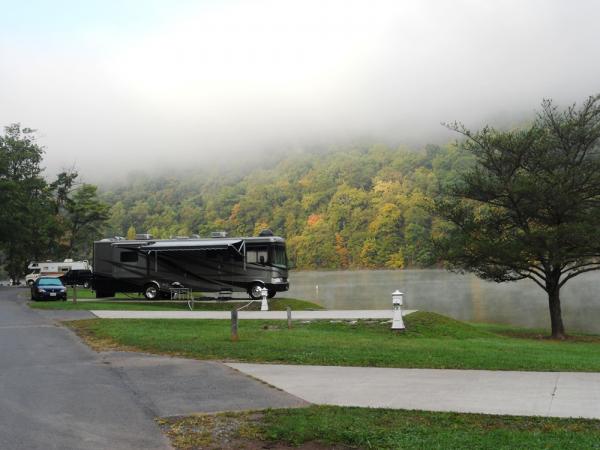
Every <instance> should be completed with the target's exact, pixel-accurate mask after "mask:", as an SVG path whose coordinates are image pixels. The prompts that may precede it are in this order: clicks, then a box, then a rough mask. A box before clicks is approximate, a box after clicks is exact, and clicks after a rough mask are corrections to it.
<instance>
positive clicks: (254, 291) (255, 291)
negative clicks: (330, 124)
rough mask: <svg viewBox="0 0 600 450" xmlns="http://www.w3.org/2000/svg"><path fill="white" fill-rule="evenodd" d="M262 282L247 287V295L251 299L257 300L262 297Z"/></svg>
mask: <svg viewBox="0 0 600 450" xmlns="http://www.w3.org/2000/svg"><path fill="white" fill-rule="evenodd" d="M262 288H263V286H262V284H260V283H254V284H253V285H252V286H250V287H249V288H248V295H249V296H250V298H251V299H252V300H259V299H261V298H262V292H261V291H262Z"/></svg>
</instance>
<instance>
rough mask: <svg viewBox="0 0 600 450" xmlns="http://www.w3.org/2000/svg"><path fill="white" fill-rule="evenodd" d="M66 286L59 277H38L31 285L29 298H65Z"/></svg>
mask: <svg viewBox="0 0 600 450" xmlns="http://www.w3.org/2000/svg"><path fill="white" fill-rule="evenodd" d="M66 299H67V288H66V287H64V286H63V284H62V282H61V281H60V279H59V278H56V277H39V278H38V279H37V280H35V283H33V284H32V285H31V300H66Z"/></svg>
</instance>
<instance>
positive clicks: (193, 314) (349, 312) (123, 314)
mask: <svg viewBox="0 0 600 450" xmlns="http://www.w3.org/2000/svg"><path fill="white" fill-rule="evenodd" d="M415 311H416V310H413V309H407V310H403V311H402V315H403V316H406V315H408V314H411V313H413V312H415ZM90 312H91V313H92V314H94V315H95V316H96V317H99V318H101V319H229V318H230V317H231V312H230V311H112V310H97V311H96V310H94V311H90ZM393 315H394V312H393V311H392V310H391V309H345V310H334V309H331V310H322V311H292V319H293V320H326V319H337V320H358V319H378V320H389V319H391V318H392V317H393ZM238 318H239V319H240V320H241V319H265V320H285V319H286V318H287V312H286V311H243V310H242V311H240V312H239V313H238Z"/></svg>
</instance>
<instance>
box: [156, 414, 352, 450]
mask: <svg viewBox="0 0 600 450" xmlns="http://www.w3.org/2000/svg"><path fill="white" fill-rule="evenodd" d="M263 416H264V415H263V413H262V412H260V411H254V412H235V413H233V412H232V413H220V414H198V415H194V416H188V417H168V418H162V419H157V422H158V424H159V425H160V427H161V429H162V431H163V432H164V433H165V434H166V435H167V436H168V437H169V439H170V440H171V445H173V447H175V448H176V449H179V450H196V449H203V450H204V449H223V450H234V449H246V450H258V449H274V450H292V449H300V450H326V449H334V450H347V449H350V448H354V447H347V446H340V445H336V446H332V445H331V444H328V445H325V444H321V443H319V442H314V441H313V442H305V443H303V444H300V445H298V446H295V445H289V444H286V443H283V442H273V441H269V440H267V439H265V437H264V436H263V433H262V429H261V427H260V423H261V420H262V418H263Z"/></svg>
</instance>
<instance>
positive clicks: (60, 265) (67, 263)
mask: <svg viewBox="0 0 600 450" xmlns="http://www.w3.org/2000/svg"><path fill="white" fill-rule="evenodd" d="M27 268H28V269H29V270H30V271H31V273H29V274H28V275H26V276H25V282H26V283H27V286H31V285H32V284H33V283H34V282H35V280H37V279H38V278H39V277H40V276H42V275H43V276H46V277H60V276H61V275H64V274H65V273H67V272H68V271H69V270H91V269H92V268H91V267H90V264H89V263H88V261H86V260H83V261H73V260H72V259H65V260H64V261H31V262H30V263H29V265H28V266H27Z"/></svg>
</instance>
